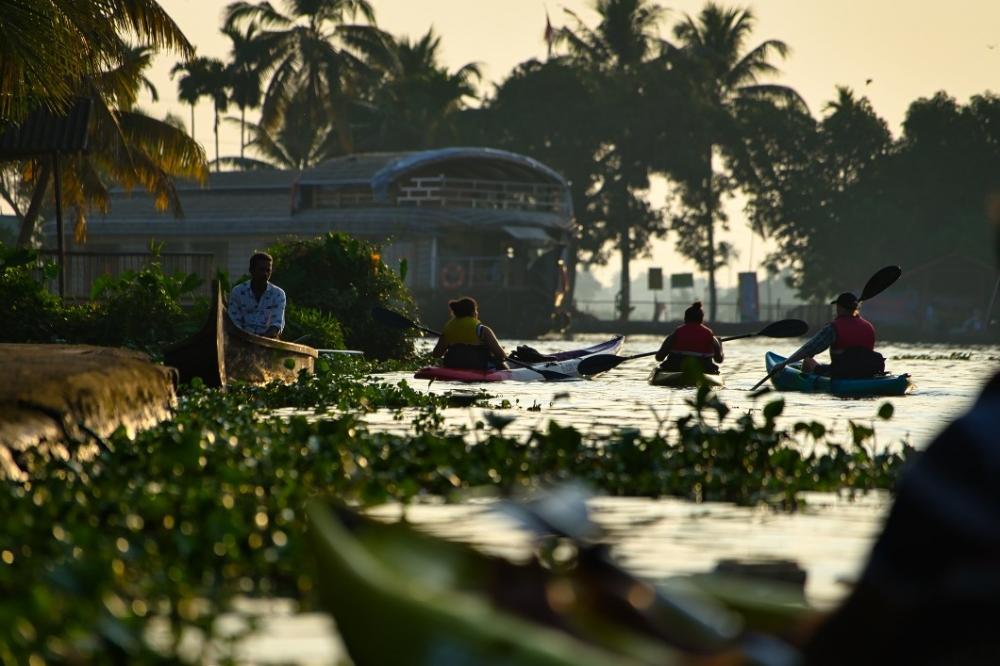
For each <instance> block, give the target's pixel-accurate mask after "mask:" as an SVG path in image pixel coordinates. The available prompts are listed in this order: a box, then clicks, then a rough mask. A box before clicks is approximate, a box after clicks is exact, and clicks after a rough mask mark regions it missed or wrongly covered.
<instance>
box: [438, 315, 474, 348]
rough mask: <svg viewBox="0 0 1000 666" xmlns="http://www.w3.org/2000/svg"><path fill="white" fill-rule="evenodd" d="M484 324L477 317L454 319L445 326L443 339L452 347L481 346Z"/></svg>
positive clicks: (442, 334) (442, 333)
mask: <svg viewBox="0 0 1000 666" xmlns="http://www.w3.org/2000/svg"><path fill="white" fill-rule="evenodd" d="M482 326H483V325H482V323H481V322H480V321H479V320H478V319H476V318H475V317H453V318H452V319H451V320H450V321H449V322H448V323H447V324H445V325H444V330H443V331H441V339H442V340H444V341H445V344H446V345H447V346H448V347H450V346H452V345H473V346H475V345H481V344H483V341H482V340H481V339H480V338H479V331H480V329H481V328H482Z"/></svg>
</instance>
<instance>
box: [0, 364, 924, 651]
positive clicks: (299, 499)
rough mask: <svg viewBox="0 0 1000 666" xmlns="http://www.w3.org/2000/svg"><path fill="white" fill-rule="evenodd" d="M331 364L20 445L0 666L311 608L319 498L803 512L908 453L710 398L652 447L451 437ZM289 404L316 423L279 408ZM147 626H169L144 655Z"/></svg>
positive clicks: (862, 485)
mask: <svg viewBox="0 0 1000 666" xmlns="http://www.w3.org/2000/svg"><path fill="white" fill-rule="evenodd" d="M320 366H321V367H320V369H319V372H318V373H317V374H316V375H315V376H311V377H310V376H303V377H302V378H301V379H300V381H299V382H298V383H296V384H292V385H290V386H281V385H272V386H266V387H248V386H235V387H232V388H231V390H229V391H228V392H226V393H223V392H219V391H211V390H207V389H204V388H200V387H193V388H191V389H189V390H188V391H186V392H185V393H184V394H183V395H182V397H181V400H180V403H179V406H178V410H177V413H176V415H175V418H174V419H173V420H171V421H170V422H166V423H163V424H161V425H160V426H159V427H157V428H154V429H151V430H148V431H146V432H144V433H141V434H140V435H138V436H137V437H135V438H134V439H129V438H128V437H127V436H126V435H125V433H123V432H118V433H116V434H114V435H113V436H111V437H109V438H108V440H107V441H106V442H103V443H102V446H100V447H90V449H89V450H81V451H80V452H79V455H78V456H76V457H74V458H72V459H69V460H66V459H63V458H60V457H59V456H57V455H55V454H54V453H53V452H50V451H47V450H44V449H31V450H27V451H20V452H11V453H12V459H13V460H14V462H15V463H16V464H18V465H19V466H20V467H21V469H22V470H24V471H25V475H26V478H25V480H23V481H21V482H14V481H5V482H3V483H2V484H0V512H2V515H4V516H6V517H7V518H6V521H5V525H4V529H3V530H2V531H0V663H18V664H20V663H29V661H31V660H32V659H34V661H36V662H39V663H41V662H40V661H39V660H41V661H44V662H48V661H61V662H65V661H75V662H81V663H112V662H117V663H121V662H129V663H163V662H164V661H171V660H174V659H177V658H178V657H177V649H178V646H179V645H180V643H181V640H182V638H183V637H184V636H185V635H187V634H190V633H191V632H195V633H197V634H200V635H202V636H210V635H211V634H212V632H213V630H214V626H215V621H216V619H217V617H218V616H219V614H220V613H222V612H224V611H231V610H232V606H231V602H232V600H233V599H234V598H235V597H238V596H265V597H273V596H278V597H288V598H291V599H295V600H297V601H298V602H299V603H300V604H301V607H302V608H310V607H312V604H313V597H312V593H311V590H312V588H313V580H312V577H311V574H310V567H309V558H308V557H307V555H306V552H305V545H304V541H303V539H304V536H303V534H304V532H305V530H306V525H305V519H304V514H303V509H304V507H305V505H306V504H307V502H308V501H309V499H310V498H312V497H315V496H317V495H328V496H336V497H338V498H340V499H341V500H343V501H347V502H350V503H352V504H356V505H370V504H377V503H382V502H386V501H390V500H397V501H401V502H412V501H414V500H416V499H418V498H420V497H423V496H434V497H445V498H449V497H452V498H460V497H461V496H462V495H463V494H464V493H468V492H471V491H476V492H481V491H482V490H483V489H492V492H495V493H500V494H506V493H509V492H512V491H514V490H516V489H518V488H523V487H526V486H534V485H538V484H542V483H550V482H554V481H560V480H565V479H580V480H583V481H584V482H586V483H588V484H590V485H591V486H592V487H594V488H595V489H596V490H598V491H599V492H603V493H608V494H616V495H646V496H652V497H655V496H661V495H673V496H679V497H686V498H690V499H693V500H727V501H735V502H741V503H756V502H760V501H768V502H770V503H772V504H776V505H784V506H788V507H791V506H794V505H795V504H796V494H797V493H798V492H799V491H803V490H836V489H840V488H848V489H867V488H887V487H891V486H892V484H893V483H894V481H895V476H896V473H897V472H898V469H899V467H900V465H902V464H903V462H904V461H905V460H906V459H907V457H908V456H909V455H910V453H911V451H912V450H911V449H909V448H908V447H905V446H904V447H903V448H902V449H899V450H895V451H894V452H890V451H887V450H882V451H876V450H875V449H874V446H873V441H874V440H873V436H872V428H870V427H869V426H868V425H864V424H856V427H854V428H853V429H852V431H851V436H850V438H849V439H848V440H847V441H846V442H843V443H837V442H835V441H831V439H830V438H829V437H828V433H826V431H825V429H823V428H822V426H821V425H819V424H808V423H804V424H798V425H796V426H794V427H792V428H790V429H784V428H781V427H779V426H778V425H777V421H776V419H777V417H778V416H779V415H780V412H781V410H782V407H783V405H782V403H781V402H780V401H772V402H769V403H767V404H765V405H763V406H762V407H761V408H760V410H759V413H758V411H754V412H751V413H747V414H744V415H741V416H740V417H739V418H737V419H735V420H733V419H724V418H722V417H724V416H726V415H728V414H729V411H730V410H729V407H727V406H726V405H724V404H723V403H722V402H721V401H719V399H718V398H717V397H716V396H715V395H714V394H712V393H711V392H710V391H708V390H707V389H703V390H701V391H699V392H698V393H697V394H696V395H695V397H694V398H693V399H692V401H691V408H692V413H691V414H690V415H686V416H684V417H682V418H681V419H679V420H677V421H672V422H669V423H667V424H665V431H664V432H663V433H660V434H657V435H654V436H647V435H642V434H640V433H638V432H636V431H622V432H620V433H618V434H615V435H612V436H610V437H603V438H602V437H596V436H591V435H586V434H584V433H582V432H580V431H579V430H577V429H575V428H572V427H563V426H559V425H557V424H554V423H553V424H550V425H549V426H548V427H547V428H546V429H545V430H542V431H536V432H532V433H530V434H529V435H527V436H514V435H510V434H506V433H505V432H504V431H503V428H504V425H506V423H507V421H505V420H503V419H494V421H493V423H491V424H483V427H482V428H481V429H478V430H476V429H473V430H471V431H470V432H466V433H461V432H454V433H447V432H442V428H441V424H442V417H441V409H440V408H441V407H442V406H444V405H445V404H446V403H447V401H448V398H447V397H446V396H432V395H428V394H425V393H422V392H420V391H417V390H415V389H413V388H412V387H410V386H409V385H407V384H406V383H405V382H400V383H399V384H395V385H393V384H388V383H382V382H377V381H372V380H370V379H369V378H368V377H367V376H366V375H365V370H366V366H365V364H364V363H361V362H358V361H357V360H354V359H341V360H333V361H326V360H324V361H323V362H322V363H321V364H320ZM289 406H294V407H298V408H300V409H302V410H310V411H311V414H309V413H298V414H294V415H291V416H287V415H285V413H284V412H283V413H282V415H281V416H276V415H275V414H274V413H273V410H274V409H276V408H278V407H289ZM402 406H407V407H410V408H414V407H415V408H417V412H416V415H415V416H413V415H412V412H408V413H407V414H408V416H407V418H408V419H409V420H410V421H411V423H412V427H413V432H412V433H411V434H408V435H405V436H401V435H392V434H387V433H379V432H372V431H370V430H368V429H367V428H366V427H365V425H364V424H363V423H362V422H361V421H360V420H359V418H358V416H357V413H358V412H361V411H364V410H370V409H382V408H395V407H402ZM324 412H325V413H324ZM317 413H320V415H321V418H316V417H315V416H316V415H317ZM889 415H890V414H887V413H885V411H883V416H889ZM800 438H804V440H805V441H806V443H807V444H808V442H809V441H810V440H815V441H816V442H822V443H823V446H822V447H815V446H814V447H813V448H814V451H813V452H808V451H807V449H808V446H806V447H803V445H802V441H800ZM154 618H155V621H156V622H157V623H160V624H161V625H162V626H163V627H164V628H165V629H164V631H163V632H159V633H160V634H162V635H161V637H160V640H158V641H157V643H156V645H155V646H151V644H150V643H149V642H147V641H146V640H145V632H146V630H147V629H148V627H149V626H150V622H151V621H152V620H153V619H154ZM154 647H155V649H154ZM216 647H218V645H217V644H216Z"/></svg>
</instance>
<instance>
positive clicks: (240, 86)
mask: <svg viewBox="0 0 1000 666" xmlns="http://www.w3.org/2000/svg"><path fill="white" fill-rule="evenodd" d="M222 32H223V34H225V35H226V36H227V37H229V40H230V41H231V42H232V48H231V49H230V51H229V54H230V62H229V64H228V65H227V70H228V78H229V88H230V90H231V92H232V99H231V101H232V102H233V103H234V104H236V107H237V108H238V109H239V110H240V158H243V157H244V154H243V149H244V147H245V146H246V141H247V140H246V117H247V116H246V113H247V109H256V108H257V107H259V106H260V101H261V86H262V85H263V77H264V75H265V74H266V65H265V63H266V62H267V60H268V57H267V55H268V53H267V48H266V44H265V43H264V42H263V41H261V40H258V39H257V27H256V26H254V25H250V26H248V27H247V29H246V30H245V31H243V32H240V31H239V30H237V29H236V28H235V27H233V26H227V27H224V28H223V29H222ZM216 158H218V156H216Z"/></svg>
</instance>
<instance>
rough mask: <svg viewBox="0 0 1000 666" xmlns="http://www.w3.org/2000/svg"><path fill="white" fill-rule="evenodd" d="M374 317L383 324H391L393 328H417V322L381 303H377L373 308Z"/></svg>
mask: <svg viewBox="0 0 1000 666" xmlns="http://www.w3.org/2000/svg"><path fill="white" fill-rule="evenodd" d="M372 319H374V320H375V321H376V322H378V323H379V324H382V325H383V326H390V327H392V328H417V324H416V323H415V322H413V321H411V320H410V319H407V318H406V317H404V316H403V315H401V314H399V313H398V312H393V311H392V310H389V309H386V308H384V307H382V306H381V305H376V306H375V307H373V308H372Z"/></svg>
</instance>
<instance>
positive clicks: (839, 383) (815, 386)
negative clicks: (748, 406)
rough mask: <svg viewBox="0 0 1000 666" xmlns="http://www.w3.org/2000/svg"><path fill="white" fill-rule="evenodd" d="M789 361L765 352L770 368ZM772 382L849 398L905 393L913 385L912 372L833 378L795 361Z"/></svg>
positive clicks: (782, 388)
mask: <svg viewBox="0 0 1000 666" xmlns="http://www.w3.org/2000/svg"><path fill="white" fill-rule="evenodd" d="M784 360H785V357H784V356H778V355H777V354H775V353H774V352H767V353H766V354H764V363H765V364H766V365H767V371H768V372H769V373H770V372H771V370H772V369H773V368H774V366H776V365H777V364H778V363H781V362H782V361H784ZM771 383H772V384H774V388H776V389H778V390H779V391H801V392H803V393H830V394H831V395H843V396H848V397H859V398H860V397H866V396H875V395H903V394H905V393H906V391H907V390H908V389H909V388H910V375H907V374H903V375H890V374H884V375H879V376H877V377H871V378H868V379H832V378H830V377H824V376H823V375H814V374H809V373H804V372H802V368H801V366H800V364H798V363H794V364H792V365H790V366H788V367H786V368H785V369H784V370H782V371H781V372H779V373H776V374H774V375H773V376H772V377H771Z"/></svg>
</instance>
